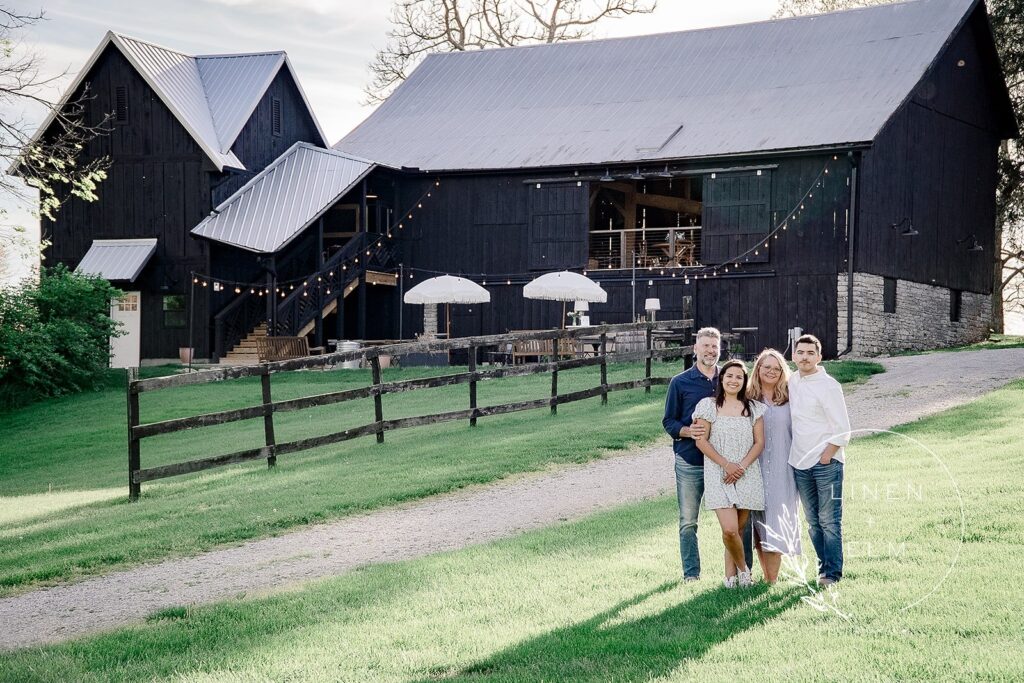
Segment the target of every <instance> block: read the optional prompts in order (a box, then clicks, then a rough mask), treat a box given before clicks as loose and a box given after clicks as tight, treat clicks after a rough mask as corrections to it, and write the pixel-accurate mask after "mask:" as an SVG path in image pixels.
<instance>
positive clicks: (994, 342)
mask: <svg viewBox="0 0 1024 683" xmlns="http://www.w3.org/2000/svg"><path fill="white" fill-rule="evenodd" d="M1021 347H1024V337H1022V336H1019V335H1013V334H993V335H992V336H990V337H989V338H988V339H986V340H985V341H980V342H975V343H974V344H966V345H964V346H951V347H949V348H947V349H933V350H930V351H903V352H900V353H897V354H893V355H896V356H917V355H919V354H922V353H947V352H949V351H984V350H989V349H1019V348H1021Z"/></svg>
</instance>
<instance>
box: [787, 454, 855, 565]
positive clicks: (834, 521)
mask: <svg viewBox="0 0 1024 683" xmlns="http://www.w3.org/2000/svg"><path fill="white" fill-rule="evenodd" d="M793 475H794V477H795V479H796V488H797V491H799V492H800V501H801V502H802V503H803V506H804V514H805V515H806V516H807V527H808V532H809V533H810V536H811V544H812V545H814V552H815V553H816V554H817V555H818V575H819V576H824V577H825V578H826V579H829V580H831V581H838V580H839V579H841V578H842V577H843V463H841V462H839V461H838V460H832V461H831V462H829V464H827V465H822V464H821V463H820V462H819V463H817V464H816V465H814V466H813V467H811V468H809V469H806V470H798V469H796V468H793Z"/></svg>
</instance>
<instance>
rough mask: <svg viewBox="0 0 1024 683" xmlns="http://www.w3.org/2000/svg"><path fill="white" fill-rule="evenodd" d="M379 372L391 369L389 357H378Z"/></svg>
mask: <svg viewBox="0 0 1024 683" xmlns="http://www.w3.org/2000/svg"><path fill="white" fill-rule="evenodd" d="M378 359H379V360H380V367H381V370H383V369H385V368H390V367H391V356H378Z"/></svg>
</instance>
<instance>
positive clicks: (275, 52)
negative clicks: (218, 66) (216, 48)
mask: <svg viewBox="0 0 1024 683" xmlns="http://www.w3.org/2000/svg"><path fill="white" fill-rule="evenodd" d="M286 54H288V52H287V50H261V51H260V52H225V53H223V54H215V53H214V54H208V55H193V59H234V58H236V57H238V58H240V57H263V56H269V55H286Z"/></svg>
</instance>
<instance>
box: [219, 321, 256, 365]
mask: <svg viewBox="0 0 1024 683" xmlns="http://www.w3.org/2000/svg"><path fill="white" fill-rule="evenodd" d="M266 336H267V323H266V322H262V323H260V324H259V325H257V326H256V328H255V329H253V331H252V332H250V333H249V335H248V336H247V337H246V338H245V339H243V340H242V341H240V342H238V345H237V346H235V348H233V349H231V350H230V351H229V352H228V353H227V355H225V356H224V357H223V358H221V359H220V365H256V364H258V363H259V362H260V359H259V355H257V353H256V338H257V337H266Z"/></svg>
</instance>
